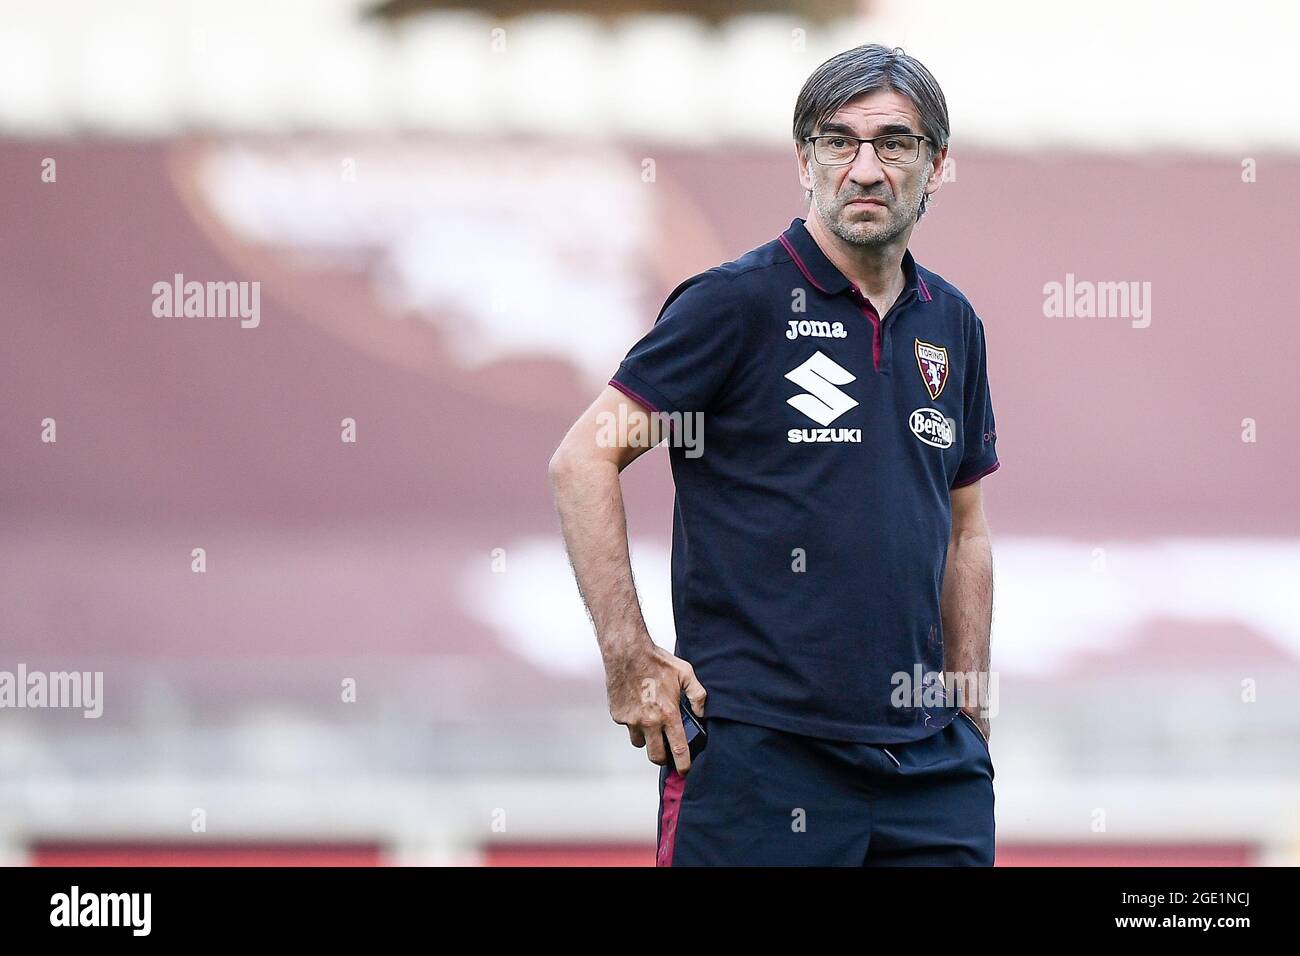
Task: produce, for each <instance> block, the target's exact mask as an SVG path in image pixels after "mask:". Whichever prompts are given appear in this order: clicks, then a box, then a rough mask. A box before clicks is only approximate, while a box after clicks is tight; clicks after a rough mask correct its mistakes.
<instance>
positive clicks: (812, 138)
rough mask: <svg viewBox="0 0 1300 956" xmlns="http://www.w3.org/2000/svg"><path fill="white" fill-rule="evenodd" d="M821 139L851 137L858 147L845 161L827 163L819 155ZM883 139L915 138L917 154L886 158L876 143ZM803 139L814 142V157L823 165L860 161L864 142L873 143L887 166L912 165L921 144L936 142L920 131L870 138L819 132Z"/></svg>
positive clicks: (876, 152)
mask: <svg viewBox="0 0 1300 956" xmlns="http://www.w3.org/2000/svg"><path fill="white" fill-rule="evenodd" d="M819 139H851V140H853V141H854V142H855V143H857V144H858V145H857V146H856V148H854V150H853V155H852V156H850V157H849V158H848V159H847V160H846V161H845V162H842V163H826V162H822V160H821V159H819V158H818V156H817V140H819ZM881 139H914V140H916V155H915V156H913V157H912V158H911V159H905V160H899V159H885V158H884V157H883V156H881V155H880V147H879V146H877V145H876V141H877V140H881ZM803 140H804V142H805V143H812V147H813V159H815V160H817V163H818V165H821V166H852V165H853V164H854V163H856V162H857V161H858V154H859V153H861V152H862V144H863V143H870V144H871V148H872V150H873V151H874V152H875V154H876V159H878V160H880V162H881V163H882V164H883V165H885V166H910V165H912V163H914V162H916V161H917V160H918V159H920V158H921V144H922V143H933V142H934V140H932V139H930V137H928V136H923V135H922V134H920V133H882V134H880V135H879V136H872V137H870V138H863V137H861V136H849V135H848V134H847V133H818V134H817V135H815V136H805V137H804V138H803Z"/></svg>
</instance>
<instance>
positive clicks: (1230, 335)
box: [0, 0, 1300, 865]
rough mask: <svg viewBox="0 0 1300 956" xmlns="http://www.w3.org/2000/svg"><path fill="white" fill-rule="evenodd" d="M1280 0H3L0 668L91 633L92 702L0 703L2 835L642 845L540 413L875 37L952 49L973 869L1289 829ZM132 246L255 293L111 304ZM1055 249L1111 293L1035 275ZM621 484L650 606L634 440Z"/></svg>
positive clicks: (1299, 588)
mask: <svg viewBox="0 0 1300 956" xmlns="http://www.w3.org/2000/svg"><path fill="white" fill-rule="evenodd" d="M1297 26H1300V14H1297V13H1296V11H1295V10H1294V9H1292V8H1289V7H1286V6H1284V5H1280V4H1273V3H1265V2H1260V0H1243V2H1238V3H1235V4H1224V3H1219V2H1213V3H1211V2H1194V3H1182V4H1178V5H1167V4H1163V3H1133V2H1129V0H1125V2H1119V0H1101V2H1092V3H1087V4H1083V3H1078V2H1068V3H1064V4H1050V5H1049V4H1035V3H1029V2H1017V0H990V2H979V3H962V2H959V0H934V2H926V3H908V2H904V0H885V2H864V3H848V2H835V0H820V2H813V0H809V2H804V3H795V2H784V3H782V2H767V3H760V2H755V3H720V2H705V3H686V2H667V0H662V2H630V0H629V2H611V3H597V2H595V0H590V2H585V3H584V2H575V3H570V4H559V3H518V2H502V3H499V4H496V5H487V4H474V3H468V2H461V3H455V2H445V3H434V2H417V0H409V2H400V0H393V2H389V3H382V4H381V3H377V2H362V0H320V2H290V0H257V2H252V0H220V2H216V0H213V2H189V3H182V2H172V0H121V2H116V3H112V4H103V3H97V2H90V0H87V2H50V3H44V4H31V3H12V2H6V3H0V137H2V138H0V200H2V202H3V226H0V242H2V243H3V247H2V250H0V251H2V253H3V254H2V255H0V294H2V296H3V298H2V300H0V306H2V318H0V322H2V323H3V335H4V348H3V350H2V351H0V355H2V356H3V357H2V358H0V363H2V365H0V369H2V372H3V389H4V401H3V412H2V414H0V439H2V441H3V468H2V470H0V477H2V479H3V484H2V489H0V494H2V495H3V499H2V501H0V579H2V580H3V582H4V587H3V589H0V629H2V634H0V670H10V671H12V670H14V669H15V668H16V667H17V666H18V665H19V664H20V663H22V664H25V665H26V667H27V668H28V669H29V670H37V669H42V670H76V671H102V672H103V673H104V713H103V716H102V717H100V718H98V719H85V718H83V717H82V715H81V713H80V712H69V711H57V710H30V709H24V710H17V709H4V710H0V862H5V863H9V864H28V863H30V864H46V863H58V862H72V863H86V862H164V863H204V862H211V863H226V862H254V863H255V862H287V863H313V862H319V863H356V864H363V865H366V864H447V863H464V864H489V865H491V864H517V863H545V864H551V863H554V864H573V863H590V862H596V863H610V864H631V865H651V864H652V863H653V846H652V844H653V840H654V833H655V810H656V796H657V794H656V778H655V768H653V767H652V766H651V765H650V764H649V763H648V762H647V761H646V759H645V756H644V754H643V752H641V751H637V750H633V749H632V748H631V747H629V746H628V743H627V735H626V733H625V732H624V730H623V729H622V728H619V727H616V726H614V725H613V724H612V723H611V722H610V720H609V716H608V712H607V710H606V706H605V701H604V688H603V681H602V676H601V671H600V661H599V657H598V655H597V654H596V651H595V642H594V638H593V637H592V634H591V631H590V627H589V625H588V623H587V621H586V619H585V616H584V614H583V611H582V608H581V604H580V602H579V600H578V596H577V592H576V589H575V587H574V585H573V582H572V577H571V574H570V572H569V569H568V566H567V563H566V561H565V557H564V553H563V550H562V545H561V541H560V538H559V535H558V526H557V522H556V519H555V516H554V512H553V508H552V505H551V501H550V493H549V488H548V485H547V479H546V462H547V459H548V457H549V455H550V453H551V451H552V450H553V449H554V447H555V445H556V444H557V443H558V441H559V439H560V437H561V436H562V434H563V432H564V430H565V429H566V428H567V427H568V425H569V424H570V423H571V421H572V420H573V418H574V417H575V415H576V414H577V413H578V412H579V411H580V410H581V409H582V408H584V407H585V406H586V405H587V403H588V402H589V401H590V400H591V398H592V397H594V395H595V394H596V392H597V390H598V389H599V388H600V386H601V385H602V384H603V383H604V381H605V380H606V379H607V378H608V377H609V375H610V374H611V373H612V372H613V370H614V368H615V367H616V366H617V364H618V361H619V359H620V358H621V357H622V355H623V353H624V352H625V351H626V349H627V348H628V347H629V346H630V345H631V344H632V342H634V341H635V339H636V338H637V337H638V336H639V334H640V332H641V331H642V330H643V329H644V328H646V327H647V326H648V325H649V324H650V322H651V321H653V318H654V315H655V313H656V311H657V309H658V307H659V304H660V303H661V302H662V300H663V298H664V296H665V295H666V294H667V292H669V291H670V290H671V289H672V288H673V286H675V285H676V284H677V282H678V281H679V280H680V279H682V278H684V277H685V276H687V275H689V274H692V273H694V272H697V271H700V270H702V269H704V268H707V267H708V266H711V265H713V264H715V263H717V262H719V261H722V260H724V259H728V258H732V257H733V256H735V255H737V254H739V253H740V252H743V251H744V250H746V249H748V248H750V247H752V246H754V245H757V244H758V243H761V242H764V241H766V240H767V239H770V238H771V237H773V236H775V235H776V234H778V233H779V232H780V231H782V230H783V229H784V228H785V226H786V225H787V224H788V223H789V221H790V219H791V218H793V217H794V216H795V215H803V214H804V208H803V207H802V205H801V199H802V194H801V191H800V189H799V187H798V184H797V182H796V179H795V176H794V166H793V162H792V155H791V147H790V144H789V126H790V114H791V110H792V106H793V101H794V96H795V93H796V92H797V90H798V87H799V85H800V84H801V82H802V80H803V79H804V78H805V77H806V75H807V74H808V73H809V72H810V71H811V70H812V68H813V67H814V66H816V65H817V64H818V63H820V62H821V61H822V60H823V59H825V58H826V57H827V56H829V55H831V54H833V53H835V52H838V51H839V50H841V49H845V48H848V47H850V46H854V45H857V44H859V43H863V42H870V41H875V42H885V43H896V44H901V45H903V46H904V47H905V49H907V51H908V52H909V53H912V54H914V55H916V56H918V57H920V58H921V59H922V60H923V61H924V62H925V63H926V64H927V65H928V66H930V68H931V69H932V70H933V71H934V72H935V74H936V75H937V76H938V78H939V80H940V82H941V83H942V84H943V86H944V88H945V91H946V93H947V96H948V100H949V105H950V108H951V111H952V120H953V149H952V157H953V163H952V165H951V168H950V170H949V174H948V176H947V178H948V180H949V181H948V182H947V183H946V184H945V186H944V188H943V189H942V191H941V192H940V193H939V195H938V196H937V198H936V201H935V202H934V203H933V205H932V211H931V212H930V214H929V215H928V216H927V218H926V220H925V222H923V223H922V224H921V225H920V226H919V227H918V230H917V232H916V234H915V236H914V238H913V245H912V248H913V249H914V251H915V252H916V255H917V257H918V259H919V260H920V261H921V262H922V263H923V264H925V265H927V266H929V267H930V268H932V269H934V270H936V271H938V272H939V273H941V274H943V275H945V276H946V277H947V278H949V279H950V280H952V281H953V282H955V283H956V284H957V285H958V286H959V287H961V288H962V289H963V290H964V291H965V292H966V293H967V294H968V295H969V296H970V297H971V299H972V301H973V302H974V304H975V306H976V308H977V309H978V311H979V312H980V314H981V316H982V317H983V319H984V322H985V325H986V329H987V333H988V338H989V348H990V380H991V382H992V391H993V398H994V403H995V407H996V409H997V414H998V422H999V432H1000V438H1001V441H1000V443H999V446H1000V452H1001V456H1002V460H1003V465H1004V467H1003V468H1002V469H1001V470H1000V471H999V472H998V473H997V474H996V475H994V476H992V477H991V478H990V479H989V480H988V481H986V482H985V497H986V501H987V510H988V514H989V519H990V522H991V525H992V528H993V531H994V535H995V539H994V553H995V560H996V565H997V571H996V582H997V584H996V591H997V595H996V609H995V619H994V634H993V663H994V667H995V669H996V670H997V671H998V672H999V675H1000V692H1001V700H1000V713H999V715H998V717H997V718H996V720H995V721H994V724H993V739H992V750H993V755H994V760H995V765H996V771H997V778H996V789H997V817H998V839H999V863H1000V864H1001V865H1015V864H1026V863H1028V864H1033V863H1047V864H1103V865H1128V864H1136V863H1171V864H1196V863H1203V864H1223V865H1256V864H1273V865H1277V864H1281V865H1294V864H1296V863H1297V862H1300V705H1297V702H1296V697H1295V696H1293V695H1292V693H1291V690H1290V688H1291V687H1292V686H1293V685H1295V684H1296V682H1297V681H1298V680H1300V507H1298V506H1297V505H1298V502H1297V494H1296V491H1297V484H1296V475H1297V472H1298V471H1300V468H1298V467H1297V466H1300V455H1298V454H1297V426H1298V425H1300V422H1298V421H1297V419H1298V416H1297V409H1298V407H1300V400H1298V399H1297V391H1296V372H1295V357H1296V355H1297V354H1298V353H1300V331H1297V329H1298V328H1300V325H1298V324H1297V322H1296V320H1295V317H1294V315H1293V314H1292V312H1293V311H1294V310H1293V307H1292V306H1291V305H1290V289H1291V287H1292V286H1293V284H1294V280H1293V278H1292V276H1293V260H1294V259H1295V257H1296V254H1297V251H1298V249H1300V246H1298V244H1297V231H1296V223H1297V222H1300V189H1298V188H1297V186H1298V185H1300V155H1298V154H1300V114H1298V113H1297V112H1296V110H1295V108H1294V104H1293V103H1290V102H1289V101H1288V100H1287V99H1286V97H1288V96H1289V95H1290V94H1291V93H1293V92H1294V90H1295V89H1296V88H1297V76H1296V61H1295V57H1294V54H1293V52H1292V51H1291V50H1290V46H1291V44H1292V42H1293V38H1294V37H1295V35H1296V32H1297ZM51 159H52V160H54V164H53V165H51V164H49V163H48V162H47V160H51ZM51 169H52V170H56V175H55V176H54V177H53V181H47V180H48V179H49V176H48V174H46V171H47V170H51ZM177 273H180V274H183V275H184V276H185V278H186V279H187V280H197V281H201V282H207V281H223V282H224V281H257V282H260V283H261V294H262V297H261V320H260V325H259V326H258V327H257V328H256V329H243V328H241V327H240V325H239V322H238V320H237V319H220V318H209V319H200V318H190V319H180V318H157V317H155V316H154V315H153V314H152V312H151V305H152V302H153V298H154V297H153V293H152V292H151V288H152V286H153V284H154V283H155V282H159V281H163V282H170V281H171V280H172V277H173V276H174V275H175V274H177ZM1067 274H1068V275H1073V276H1075V277H1077V278H1079V279H1085V280H1090V281H1099V282H1100V281H1113V282H1130V281H1133V282H1149V283H1151V290H1152V294H1151V304H1152V311H1151V322H1150V325H1149V327H1146V328H1138V327H1135V324H1134V323H1132V322H1130V321H1129V320H1127V319H1124V318H1090V319H1089V318H1049V317H1046V316H1045V314H1044V305H1043V303H1044V285H1045V284H1046V283H1049V282H1065V281H1066V276H1067ZM46 418H52V419H54V420H55V421H56V422H57V426H58V441H57V443H54V444H50V443H47V442H42V441H41V440H40V434H41V428H42V425H41V423H42V421H43V420H44V419H46ZM345 418H353V419H355V420H356V423H357V441H356V443H355V444H345V443H343V442H341V441H340V422H341V421H342V420H343V419H345ZM1247 420H1249V421H1247ZM1252 430H1253V436H1252V435H1251V432H1252ZM1250 437H1253V439H1254V440H1244V439H1249V438H1250ZM624 477H625V481H624V485H625V494H626V497H627V503H628V510H629V521H630V532H631V537H632V548H633V555H634V565H635V569H636V573H637V581H638V585H639V587H640V591H641V596H642V599H643V601H644V603H645V606H646V615H647V619H648V621H649V623H650V626H651V629H652V632H653V633H654V636H655V638H656V640H657V641H658V642H659V643H661V644H664V645H666V646H669V647H671V646H672V641H673V624H672V617H671V610H670V604H669V593H668V547H669V534H670V528H671V502H672V486H671V480H670V475H669V472H668V463H667V455H666V453H664V452H663V450H662V449H659V450H656V451H655V452H653V453H651V454H650V455H647V456H646V457H645V458H644V459H642V461H640V462H638V463H637V464H636V465H635V466H633V467H632V468H631V469H629V471H627V472H626V473H625V476H624ZM200 547H201V548H204V549H205V552H206V555H207V570H206V572H205V573H194V572H192V571H191V560H192V557H191V553H192V550H193V549H195V548H200ZM348 680H351V681H354V682H355V687H356V699H355V702H347V701H345V700H344V699H343V697H342V694H341V690H340V689H341V687H342V686H343V685H344V682H345V681H348ZM196 811H202V813H201V818H202V819H203V820H204V821H205V829H203V831H202V832H195V830H194V820H196V819H199V816H196Z"/></svg>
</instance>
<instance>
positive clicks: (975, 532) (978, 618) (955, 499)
mask: <svg viewBox="0 0 1300 956" xmlns="http://www.w3.org/2000/svg"><path fill="white" fill-rule="evenodd" d="M981 484H982V482H979V481H975V482H972V483H970V484H968V485H963V486H961V487H960V488H954V489H952V491H951V493H950V494H951V500H952V535H951V537H950V538H949V539H948V562H947V565H946V567H945V568H944V575H943V591H942V593H941V595H940V601H939V607H940V612H941V614H942V615H943V655H944V670H945V671H947V672H948V673H950V674H951V673H956V674H959V675H963V676H964V677H965V678H966V679H965V680H962V681H961V683H962V686H963V687H964V688H965V689H966V691H967V697H966V699H965V700H958V701H957V702H958V704H960V705H961V709H962V710H964V711H965V712H966V713H967V714H969V715H970V717H971V718H972V719H973V720H974V721H975V722H976V723H977V724H978V725H979V727H980V730H981V731H983V733H984V738H985V740H987V739H988V737H989V721H988V718H986V717H984V716H982V715H981V714H980V709H981V707H988V706H989V701H987V700H979V699H976V700H971V699H970V697H969V692H970V691H971V690H974V689H976V687H978V689H979V690H980V691H981V692H983V691H986V690H987V688H988V686H989V676H988V672H989V634H990V631H991V630H992V624H993V546H992V544H991V543H990V541H989V528H988V523H987V522H986V521H985V519H984V502H983V498H982V492H981V490H980V485H981ZM973 682H977V683H975V684H974V686H972V684H973Z"/></svg>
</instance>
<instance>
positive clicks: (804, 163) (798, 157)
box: [794, 143, 813, 192]
mask: <svg viewBox="0 0 1300 956" xmlns="http://www.w3.org/2000/svg"><path fill="white" fill-rule="evenodd" d="M807 145H808V144H807V143H795V144H794V156H795V162H796V163H798V164H799V184H800V185H801V186H803V188H804V189H806V190H808V191H809V192H811V191H812V188H813V180H812V169H811V165H810V163H809V160H808V151H807V148H806V147H807Z"/></svg>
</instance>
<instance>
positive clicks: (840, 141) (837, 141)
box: [826, 136, 849, 149]
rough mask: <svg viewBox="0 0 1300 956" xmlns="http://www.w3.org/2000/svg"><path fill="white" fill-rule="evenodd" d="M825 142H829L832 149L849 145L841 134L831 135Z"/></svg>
mask: <svg viewBox="0 0 1300 956" xmlns="http://www.w3.org/2000/svg"><path fill="white" fill-rule="evenodd" d="M826 142H827V143H829V144H830V146H831V148H832V149H843V148H844V147H846V146H848V145H849V141H848V140H847V139H845V138H844V137H843V136H832V137H831V138H830V139H828V140H827V141H826Z"/></svg>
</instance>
